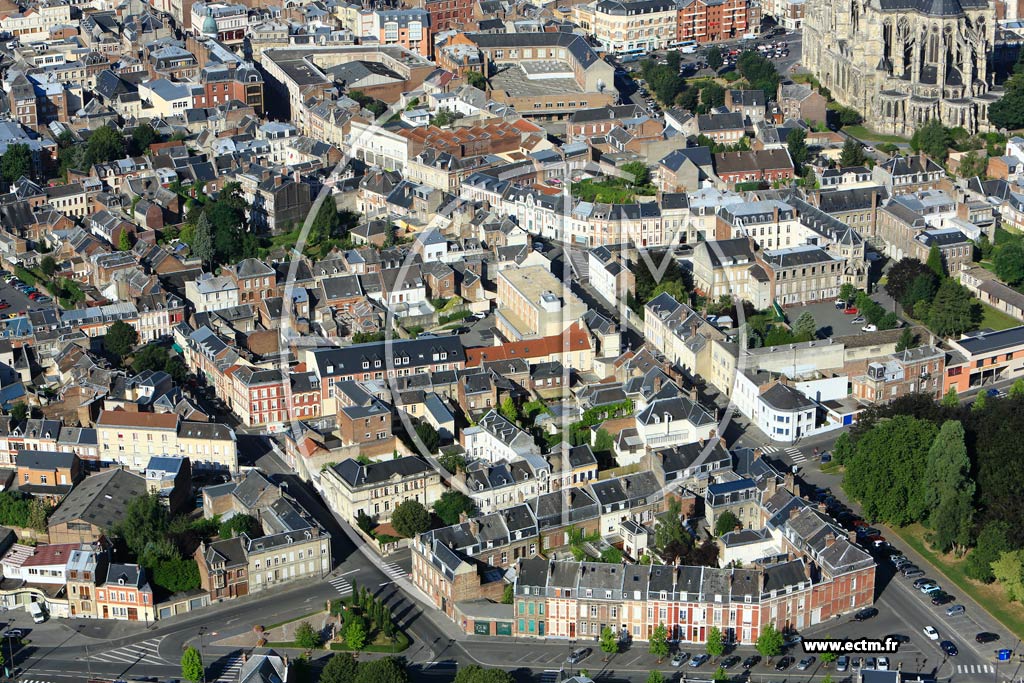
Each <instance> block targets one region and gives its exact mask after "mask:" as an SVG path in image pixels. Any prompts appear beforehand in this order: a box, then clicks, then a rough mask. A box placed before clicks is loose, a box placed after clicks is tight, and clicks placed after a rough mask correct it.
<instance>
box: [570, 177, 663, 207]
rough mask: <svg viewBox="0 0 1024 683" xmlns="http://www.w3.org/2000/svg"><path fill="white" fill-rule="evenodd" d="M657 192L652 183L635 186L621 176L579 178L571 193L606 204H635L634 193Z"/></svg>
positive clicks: (586, 199)
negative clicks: (597, 178)
mask: <svg viewBox="0 0 1024 683" xmlns="http://www.w3.org/2000/svg"><path fill="white" fill-rule="evenodd" d="M656 192H657V190H655V188H654V186H652V185H643V186H640V187H636V186H634V185H631V184H629V183H628V182H627V181H626V180H625V179H623V178H604V179H603V180H595V179H593V178H591V179H588V180H581V181H580V182H578V183H573V184H572V194H573V196H574V197H576V198H577V199H581V200H583V201H585V202H605V203H608V204H636V199H635V197H636V195H638V194H639V195H648V196H650V195H654V194H655V193H656Z"/></svg>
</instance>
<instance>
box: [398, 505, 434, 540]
mask: <svg viewBox="0 0 1024 683" xmlns="http://www.w3.org/2000/svg"><path fill="white" fill-rule="evenodd" d="M391 526H393V527H394V528H395V531H397V532H398V533H399V534H401V535H402V536H404V537H405V538H412V537H414V536H417V535H419V534H421V533H423V532H424V531H426V530H427V529H429V528H430V513H429V512H427V509H426V508H425V507H423V504H422V503H420V502H419V501H418V500H414V499H412V498H410V499H408V500H403V501H402V502H401V503H399V504H398V506H397V507H396V508H395V511H394V512H393V513H391Z"/></svg>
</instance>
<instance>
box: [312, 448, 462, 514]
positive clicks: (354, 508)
mask: <svg viewBox="0 0 1024 683" xmlns="http://www.w3.org/2000/svg"><path fill="white" fill-rule="evenodd" d="M320 482H321V484H322V486H323V494H324V498H325V500H326V501H327V504H328V505H329V506H330V508H331V509H332V510H333V511H334V512H336V513H338V514H339V515H341V517H342V518H344V519H345V520H346V521H347V522H349V523H350V524H352V525H357V524H358V522H357V519H359V518H360V517H362V516H363V515H365V516H367V517H370V518H371V519H373V520H374V521H375V522H376V523H378V524H383V523H387V522H388V521H389V520H390V519H391V513H392V512H394V510H395V508H396V507H398V505H399V504H401V503H402V502H403V501H406V500H410V499H411V500H416V501H419V502H420V503H422V504H423V506H424V507H426V508H427V509H429V508H430V507H431V506H432V505H433V504H434V501H436V500H437V499H438V498H440V497H441V494H442V493H444V491H445V488H444V486H443V485H442V484H441V475H440V474H439V473H438V472H437V470H435V469H434V468H433V466H431V464H430V463H428V462H427V461H426V460H424V459H423V458H421V457H420V456H408V457H405V458H398V459H397V460H382V461H380V462H371V463H369V464H365V465H364V464H362V463H360V462H358V461H356V460H352V459H349V460H345V461H343V462H341V463H339V464H337V465H335V466H333V467H328V468H327V469H325V470H324V471H323V474H322V475H321V478H320ZM360 513H361V514H360Z"/></svg>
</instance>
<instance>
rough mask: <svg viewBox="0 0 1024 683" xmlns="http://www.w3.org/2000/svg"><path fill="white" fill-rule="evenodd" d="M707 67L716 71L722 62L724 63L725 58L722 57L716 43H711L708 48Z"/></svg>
mask: <svg viewBox="0 0 1024 683" xmlns="http://www.w3.org/2000/svg"><path fill="white" fill-rule="evenodd" d="M706 59H707V62H708V68H711V69H714V70H715V71H718V70H719V69H721V68H722V64H724V63H725V59H723V58H722V50H721V49H720V48H719V47H718V46H717V45H712V46H711V48H710V49H708V53H707V57H706Z"/></svg>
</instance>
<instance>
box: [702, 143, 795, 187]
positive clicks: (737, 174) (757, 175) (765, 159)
mask: <svg viewBox="0 0 1024 683" xmlns="http://www.w3.org/2000/svg"><path fill="white" fill-rule="evenodd" d="M793 172H794V171H793V160H792V159H791V158H790V156H789V150H787V149H763V150H756V151H748V152H722V153H721V154H716V155H715V173H716V174H717V175H718V177H719V178H721V179H722V182H724V183H726V184H727V185H729V186H730V187H735V186H736V184H737V183H748V182H756V181H763V182H767V183H772V182H775V181H776V180H789V179H790V178H792V177H793Z"/></svg>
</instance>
